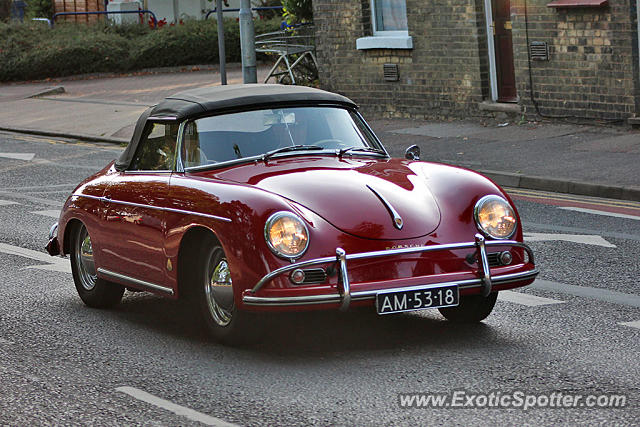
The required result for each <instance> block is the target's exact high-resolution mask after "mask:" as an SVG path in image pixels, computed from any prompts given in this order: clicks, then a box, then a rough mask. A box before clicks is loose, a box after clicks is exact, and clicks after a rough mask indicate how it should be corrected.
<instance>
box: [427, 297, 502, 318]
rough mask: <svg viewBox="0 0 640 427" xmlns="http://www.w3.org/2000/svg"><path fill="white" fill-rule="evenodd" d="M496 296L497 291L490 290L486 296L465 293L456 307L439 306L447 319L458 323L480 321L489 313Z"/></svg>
mask: <svg viewBox="0 0 640 427" xmlns="http://www.w3.org/2000/svg"><path fill="white" fill-rule="evenodd" d="M497 298H498V293H497V292H492V293H491V294H489V296H487V297H483V296H482V295H465V296H463V297H460V304H459V305H457V306H456V307H445V308H439V309H438V310H439V311H440V314H442V315H443V316H444V317H445V318H446V319H447V320H450V321H452V322H459V323H475V322H480V321H482V320H484V319H486V318H487V316H489V314H491V311H492V310H493V307H494V306H495V305H496V299H497Z"/></svg>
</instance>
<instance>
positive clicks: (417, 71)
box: [313, 0, 640, 122]
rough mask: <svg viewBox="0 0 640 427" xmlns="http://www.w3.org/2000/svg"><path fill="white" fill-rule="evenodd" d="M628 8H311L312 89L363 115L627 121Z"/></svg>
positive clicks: (327, 0) (637, 70)
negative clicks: (316, 80)
mask: <svg viewBox="0 0 640 427" xmlns="http://www.w3.org/2000/svg"><path fill="white" fill-rule="evenodd" d="M638 2H640V0H429V1H424V0H349V1H339V0H314V1H313V7H314V22H315V25H316V49H317V55H318V62H319V67H320V69H319V76H320V84H321V86H322V87H324V88H326V89H328V90H332V91H336V92H340V93H343V94H345V95H347V96H349V97H351V98H353V99H354V100H355V101H356V102H358V103H359V104H361V105H362V107H363V108H364V109H365V110H366V111H367V112H369V113H373V114H376V115H378V116H383V117H384V116H386V117H414V118H449V117H469V116H481V115H484V114H486V111H510V112H522V113H524V114H526V115H534V114H537V115H541V116H543V117H579V118H592V119H598V120H612V121H624V120H629V119H631V121H632V122H633V121H634V117H636V115H637V116H640V83H639V80H640V63H639V58H638V9H637V6H638Z"/></svg>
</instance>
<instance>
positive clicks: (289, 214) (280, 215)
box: [264, 211, 311, 261]
mask: <svg viewBox="0 0 640 427" xmlns="http://www.w3.org/2000/svg"><path fill="white" fill-rule="evenodd" d="M283 217H289V218H292V219H294V220H296V221H298V222H299V223H300V224H302V227H303V228H304V232H305V234H306V235H307V241H306V243H305V245H304V248H303V249H302V250H301V251H300V252H299V253H297V254H295V255H287V254H284V253H282V252H280V251H279V250H278V249H277V248H276V247H275V246H273V243H271V239H270V238H269V230H271V227H272V226H273V224H274V223H275V222H276V221H277V220H279V219H280V218H283ZM264 240H265V241H266V242H267V246H268V247H269V249H270V250H271V252H273V253H274V254H275V255H277V256H279V257H280V258H284V259H288V260H290V261H295V260H296V259H298V258H300V257H301V256H302V255H304V253H305V252H306V251H307V248H308V247H309V241H310V240H311V238H310V235H309V228H308V227H307V224H305V222H304V221H303V220H302V218H300V217H299V216H298V215H296V214H294V213H293V212H289V211H279V212H276V213H274V214H272V215H271V216H269V218H267V222H265V224H264Z"/></svg>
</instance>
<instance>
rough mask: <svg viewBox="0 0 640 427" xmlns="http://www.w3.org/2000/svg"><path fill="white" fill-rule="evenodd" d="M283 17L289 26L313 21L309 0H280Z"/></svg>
mask: <svg viewBox="0 0 640 427" xmlns="http://www.w3.org/2000/svg"><path fill="white" fill-rule="evenodd" d="M282 5H283V6H284V14H283V15H282V16H284V17H285V18H286V20H287V23H288V24H289V25H292V24H299V23H302V22H312V21H313V7H312V4H311V0H282Z"/></svg>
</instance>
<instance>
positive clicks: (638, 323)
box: [618, 320, 640, 329]
mask: <svg viewBox="0 0 640 427" xmlns="http://www.w3.org/2000/svg"><path fill="white" fill-rule="evenodd" d="M618 325H622V326H630V327H632V328H637V329H640V320H636V321H635V322H620V323H618Z"/></svg>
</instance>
